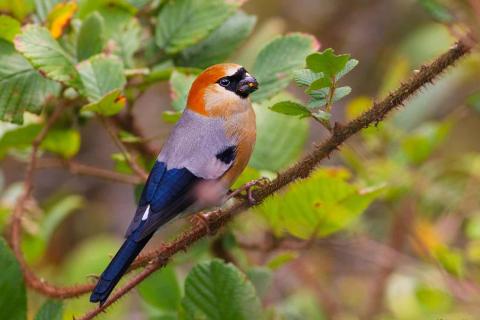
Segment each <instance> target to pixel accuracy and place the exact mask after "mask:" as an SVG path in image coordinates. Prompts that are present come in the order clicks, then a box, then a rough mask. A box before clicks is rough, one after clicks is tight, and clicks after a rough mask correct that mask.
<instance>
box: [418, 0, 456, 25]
mask: <svg viewBox="0 0 480 320" xmlns="http://www.w3.org/2000/svg"><path fill="white" fill-rule="evenodd" d="M417 1H418V3H420V5H421V6H422V7H423V9H425V11H427V12H428V13H429V14H430V15H431V16H432V17H433V18H434V19H435V20H437V21H439V22H443V23H449V22H452V21H453V20H454V16H453V14H452V13H451V12H450V11H449V10H448V9H447V8H446V7H445V6H443V5H442V4H440V3H439V2H438V1H437V0H417Z"/></svg>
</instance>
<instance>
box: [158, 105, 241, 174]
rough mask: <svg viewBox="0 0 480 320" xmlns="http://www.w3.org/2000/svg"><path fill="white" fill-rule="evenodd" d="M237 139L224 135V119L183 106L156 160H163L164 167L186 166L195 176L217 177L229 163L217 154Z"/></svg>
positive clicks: (234, 143) (226, 168) (233, 143)
mask: <svg viewBox="0 0 480 320" xmlns="http://www.w3.org/2000/svg"><path fill="white" fill-rule="evenodd" d="M236 143H237V141H235V138H228V137H227V136H226V134H225V127H224V120H222V119H220V118H211V117H206V116H202V115H200V114H198V113H195V112H193V111H190V110H185V111H184V113H183V115H182V117H181V118H180V120H179V121H178V123H177V125H176V126H175V128H174V129H173V131H172V133H171V134H170V137H169V138H168V140H167V141H166V143H165V144H164V146H163V148H162V151H161V152H160V155H159V156H158V161H162V162H164V163H166V165H167V170H169V169H173V168H187V169H188V170H190V172H192V173H193V174H194V175H196V176H197V177H201V178H204V179H218V178H219V177H220V176H222V175H223V174H224V173H225V171H226V170H228V168H229V167H230V166H231V164H225V163H223V162H222V161H220V160H218V159H217V157H216V155H217V154H218V153H220V152H222V151H224V150H225V149H226V148H228V147H229V146H232V145H236Z"/></svg>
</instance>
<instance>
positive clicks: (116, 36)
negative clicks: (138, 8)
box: [99, 6, 143, 67]
mask: <svg viewBox="0 0 480 320" xmlns="http://www.w3.org/2000/svg"><path fill="white" fill-rule="evenodd" d="M99 12H100V14H101V15H102V17H103V19H104V21H105V24H104V25H105V31H104V32H105V39H108V42H109V43H111V44H112V47H113V51H112V53H113V54H115V55H117V56H119V57H120V58H122V60H123V63H124V64H125V66H126V67H131V66H132V65H133V55H134V54H135V52H137V50H138V49H139V48H140V45H141V43H142V40H143V39H142V28H141V26H140V23H139V22H138V19H137V18H135V17H134V16H133V15H132V12H130V11H128V10H125V9H122V8H119V7H111V6H105V7H104V8H101V9H99Z"/></svg>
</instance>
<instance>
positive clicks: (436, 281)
mask: <svg viewBox="0 0 480 320" xmlns="http://www.w3.org/2000/svg"><path fill="white" fill-rule="evenodd" d="M472 2H474V1H472ZM1 3H2V2H1V1H0V4H1ZM446 4H447V5H448V6H450V8H453V10H454V13H455V15H456V19H458V21H461V22H462V23H465V24H466V25H468V23H470V22H471V21H472V18H471V16H472V15H473V13H472V10H471V9H468V8H469V7H468V5H469V4H468V3H467V2H463V1H447V2H446ZM0 7H1V6H0ZM243 9H244V11H245V12H247V13H249V14H253V15H256V16H257V17H258V20H257V23H256V25H255V28H254V32H253V33H252V36H251V37H250V38H249V40H248V41H247V42H246V45H245V46H244V47H242V48H241V49H240V50H238V51H237V53H236V54H235V55H234V56H233V57H232V58H231V59H230V60H231V61H233V62H239V63H242V64H244V65H245V66H246V67H247V69H248V67H251V66H252V64H253V59H254V56H255V55H254V53H255V52H258V51H259V50H260V49H261V48H262V46H263V44H264V43H265V42H266V41H268V40H270V39H272V38H273V37H275V36H276V35H278V34H284V33H288V32H294V31H295V32H304V33H310V34H313V35H315V36H316V37H317V38H318V40H319V42H320V43H321V47H322V49H325V48H329V47H331V48H334V49H335V51H336V52H337V53H349V54H351V56H352V57H353V58H355V59H357V60H359V62H360V63H359V65H358V67H357V68H356V69H354V70H353V71H352V72H351V73H350V74H349V75H348V76H347V77H346V78H345V79H342V83H344V84H345V85H349V86H350V87H351V88H352V94H351V95H349V96H348V97H347V98H346V99H343V100H341V101H340V102H338V103H337V104H336V105H335V106H334V108H333V118H334V120H335V121H339V122H346V121H348V120H349V119H351V118H353V117H354V116H355V115H357V114H358V113H359V112H360V111H362V110H364V109H365V108H368V106H370V105H371V102H372V101H374V100H379V99H381V98H382V97H385V96H386V95H387V94H388V93H389V92H390V91H391V90H392V89H394V88H396V87H397V86H398V85H399V84H400V83H402V81H405V80H406V79H408V75H409V74H411V72H412V71H413V70H415V69H418V68H419V67H420V66H421V65H422V64H424V63H427V62H429V61H431V60H432V59H433V58H434V57H436V56H437V55H439V54H441V53H442V52H444V51H446V50H448V48H449V47H451V46H452V44H453V43H454V42H455V41H456V39H455V36H456V33H455V30H454V29H453V28H451V27H449V26H448V25H447V24H445V23H441V22H439V21H438V20H435V17H432V14H431V12H429V11H428V10H425V7H424V6H422V5H421V3H419V1H414V0H351V1H334V0H299V1H285V0H279V1H274V0H257V1H248V2H247V3H245V4H244V6H243ZM473 16H474V15H473ZM479 70H480V55H479V54H478V53H476V52H475V53H473V54H472V55H470V56H469V57H467V58H466V59H464V60H462V61H461V63H459V64H458V65H457V66H456V67H455V68H451V69H449V70H448V72H447V73H445V74H444V75H443V76H442V77H441V79H439V80H436V81H435V82H434V83H433V84H431V85H428V86H427V87H426V88H425V89H423V90H422V91H421V93H420V94H418V95H416V96H415V97H414V98H412V99H410V100H409V102H408V103H407V104H406V105H405V106H404V107H403V108H401V109H399V110H398V111H396V112H395V113H394V114H393V116H391V117H390V118H388V120H386V121H385V122H384V123H381V124H379V125H378V126H376V127H373V128H369V129H367V130H365V131H363V132H362V133H361V134H359V135H357V136H355V137H354V138H353V139H351V140H349V141H348V143H347V144H346V145H345V146H344V147H343V148H342V149H341V150H340V152H337V153H335V154H334V156H333V157H331V158H330V159H329V160H328V161H325V162H324V163H323V166H324V167H322V169H321V170H324V171H325V172H326V174H327V175H329V174H330V175H331V174H334V173H335V172H336V173H337V174H341V175H343V174H344V175H347V176H348V180H349V181H354V182H355V185H357V186H359V188H367V187H375V188H378V189H379V190H380V191H379V194H378V195H376V196H375V200H374V201H373V202H372V204H371V205H370V206H369V207H368V209H367V210H366V211H365V212H364V213H363V214H362V215H360V216H359V217H358V218H356V219H354V220H353V221H352V222H350V223H348V225H346V226H345V227H343V228H342V229H341V230H340V231H339V232H334V233H331V234H327V235H325V236H322V237H319V238H315V239H314V240H313V241H311V243H308V245H302V243H303V244H304V243H305V241H299V240H298V237H294V236H292V235H284V236H282V237H281V238H282V239H284V241H282V242H281V243H280V244H279V243H278V242H279V240H276V239H277V238H279V237H278V234H276V233H275V232H272V230H271V228H270V226H269V224H268V223H267V222H265V221H266V220H267V221H268V218H267V219H265V216H268V213H265V212H262V211H265V210H268V207H267V209H263V210H255V211H252V212H249V213H246V214H242V215H241V216H240V217H238V218H237V219H236V220H235V222H234V223H232V224H231V225H229V226H227V227H226V228H225V230H224V231H223V232H222V233H221V234H220V235H217V236H215V237H213V238H212V239H206V240H202V241H200V242H199V243H198V244H197V245H195V247H194V248H192V249H191V250H189V251H188V252H186V253H182V254H180V255H179V256H178V257H176V258H175V260H174V266H175V270H176V272H177V276H178V278H179V279H183V278H184V277H185V276H186V274H187V273H188V271H189V270H190V268H191V267H192V266H193V265H194V264H195V263H197V262H199V261H202V260H205V259H209V258H211V257H213V256H216V257H219V258H222V259H227V260H229V261H231V262H234V263H236V264H237V265H238V266H239V267H240V269H243V270H245V269H246V268H248V269H249V270H250V269H251V268H256V269H258V270H257V272H258V274H257V276H258V277H259V278H261V281H263V284H264V285H263V289H262V290H263V292H262V302H263V305H264V306H265V307H266V308H272V309H275V310H276V311H275V312H272V313H271V315H270V317H271V318H272V319H345V320H347V319H348V320H350V319H351V320H353V319H382V320H383V319H384V320H389V319H448V320H450V319H452V320H454V319H458V320H465V319H478V318H479V317H480V303H479V302H480V300H479V299H480V287H479V286H480V282H479V281H480V268H479V266H480V206H479V199H480V197H479V196H480V191H479V190H480V188H479V186H480V180H479V179H480V153H479V152H480V139H479V128H480V103H479V102H480V99H478V95H477V96H475V93H476V92H477V91H478V90H479V89H480V88H479V86H478V84H479V80H480V77H479ZM289 91H290V92H291V94H293V95H294V96H296V97H297V98H298V99H299V100H300V101H302V100H305V95H304V94H303V92H302V90H301V89H299V88H297V87H296V86H295V85H291V86H290V87H289ZM170 103H171V101H170V93H169V86H168V83H160V84H153V85H151V86H150V87H149V88H148V89H147V90H146V91H145V92H144V93H143V94H142V95H141V96H140V97H139V98H138V99H137V100H136V101H135V107H134V114H135V116H136V119H137V126H138V127H139V128H140V129H141V131H142V132H143V134H144V135H145V136H147V137H151V140H150V143H149V144H150V146H151V147H152V148H154V149H156V150H160V148H161V145H162V142H163V141H164V140H165V138H166V136H167V135H168V132H169V131H170V130H171V128H172V125H171V124H168V123H165V122H164V121H162V120H161V119H162V113H163V112H164V111H165V110H169V109H170ZM269 112H270V111H269ZM298 121H300V120H298ZM301 121H302V122H303V123H304V124H303V125H302V129H299V131H295V129H293V130H290V131H289V133H290V134H291V137H292V139H297V140H296V141H298V139H300V142H301V145H302V148H301V150H299V152H297V155H296V156H295V157H300V156H301V154H304V153H306V152H308V150H310V149H311V148H312V147H313V143H314V142H318V141H322V139H324V138H325V137H327V136H328V132H327V131H326V130H325V129H324V128H323V127H321V126H320V125H318V123H316V122H315V121H313V120H307V119H305V120H301ZM8 126H9V125H6V124H1V125H0V128H2V127H5V129H4V130H6V128H9V127H8ZM272 135H273V133H272ZM81 136H82V145H81V149H80V152H79V154H78V156H77V158H76V159H77V160H78V161H79V162H82V163H87V164H97V165H100V166H101V167H106V168H115V167H116V166H118V163H116V162H115V161H114V160H113V159H112V156H111V155H112V153H116V152H118V150H117V148H116V146H115V145H114V144H113V143H112V141H111V139H110V138H109V136H108V134H107V133H106V132H105V130H104V129H103V128H102V126H101V125H100V123H99V122H98V121H89V122H88V123H87V124H86V125H84V126H82V127H81ZM299 137H300V138H299ZM22 156H23V155H22V154H15V155H9V156H7V157H5V158H4V159H2V160H1V178H2V179H1V194H0V197H1V203H2V207H5V208H9V207H10V206H11V204H12V201H13V200H12V199H14V198H15V196H16V195H18V193H19V191H20V187H19V184H18V182H19V181H21V180H22V178H23V175H24V169H25V163H24V162H22V161H21V160H19V159H22ZM265 161H268V159H266V160H265ZM270 174H271V173H270ZM35 186H36V187H35V191H34V192H35V195H36V196H37V197H38V199H39V204H38V205H39V206H41V207H42V208H43V209H44V210H46V211H48V212H50V213H51V211H54V210H60V211H62V210H63V211H65V212H67V213H65V219H64V220H63V221H62V222H61V224H59V225H58V227H56V228H55V230H54V232H53V236H52V238H51V239H50V240H49V241H48V243H43V244H41V245H39V244H36V245H28V243H26V244H25V249H26V252H25V253H26V255H27V257H28V258H29V261H30V262H31V264H32V265H34V266H35V270H36V271H38V272H39V273H40V274H43V275H44V276H45V277H46V278H47V279H50V280H52V281H53V282H55V283H58V284H65V283H71V284H73V283H78V282H85V281H88V278H86V275H87V274H95V273H98V272H99V271H101V270H102V269H103V267H104V266H105V265H106V263H107V262H108V260H109V255H111V254H113V253H114V252H115V250H116V249H117V248H118V245H119V244H120V243H121V241H122V237H123V233H124V231H125V228H126V226H127V225H128V223H129V221H130V219H131V217H132V213H133V212H134V210H135V197H134V191H133V188H132V186H130V185H126V184H121V183H113V182H108V181H103V180H101V179H97V178H93V177H87V176H78V175H73V174H71V173H70V172H67V171H66V170H65V169H64V168H44V169H41V170H39V171H38V172H37V174H36V175H35ZM326 187H327V188H328V184H327V186H326ZM62 206H63V207H62ZM39 214H41V213H39ZM334 214H335V213H334V212H332V215H334ZM4 218H5V219H2V220H3V221H4V224H5V223H6V221H7V220H8V216H7V213H5V214H4ZM188 224H189V222H188V221H178V222H175V223H173V224H171V225H169V226H167V227H166V228H165V229H164V230H162V231H161V232H159V233H158V235H157V236H156V237H155V238H154V239H153V241H151V243H150V244H149V246H148V247H150V248H153V247H158V246H159V245H160V243H161V242H162V241H165V240H168V239H171V238H172V237H174V236H175V235H176V234H178V233H179V232H180V231H181V230H183V229H184V228H186V227H188ZM29 227H30V229H29ZM36 228H38V225H37V224H36V222H35V216H33V218H32V221H30V222H27V227H26V233H27V236H26V237H27V240H25V241H26V242H28V237H29V233H32V234H35V232H36V231H35V230H36ZM277 244H278V245H277ZM219 246H220V247H221V248H220V249H219V248H218V247H219ZM261 281H260V282H261ZM158 294H159V295H161V294H162V293H161V292H160V293H158ZM29 295H30V297H29V298H30V299H29V304H30V305H29V309H31V313H32V314H33V313H34V310H36V309H37V308H38V307H39V306H40V305H41V303H42V302H43V298H42V297H40V296H39V295H37V294H35V293H33V292H30V293H29ZM147 305H148V303H146V302H144V301H143V300H142V299H141V298H140V297H139V295H138V293H136V292H134V293H132V294H130V295H128V296H127V297H125V298H123V299H122V300H121V302H120V303H118V304H116V305H115V306H114V307H113V308H112V309H111V310H110V311H109V312H108V313H107V314H104V315H102V316H101V318H102V319H147V318H151V319H153V318H154V316H152V314H155V312H154V311H152V307H151V306H147ZM88 307H89V304H88V303H87V302H86V298H85V297H82V298H79V299H74V300H71V301H68V302H66V305H65V309H66V310H67V315H66V316H65V318H66V319H67V318H68V319H70V318H69V317H71V315H72V314H79V313H80V312H81V311H85V310H88ZM158 319H160V318H158ZM162 319H163V318H162Z"/></svg>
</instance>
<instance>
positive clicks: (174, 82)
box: [170, 70, 196, 112]
mask: <svg viewBox="0 0 480 320" xmlns="http://www.w3.org/2000/svg"><path fill="white" fill-rule="evenodd" d="M195 78H196V77H195V76H194V75H186V74H184V73H181V72H178V71H177V70H174V71H173V72H172V75H171V76H170V96H171V99H172V107H173V109H174V110H175V111H177V112H180V111H183V109H185V107H186V105H187V98H188V92H189V91H190V87H191V86H192V83H193V81H194V80H195Z"/></svg>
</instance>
